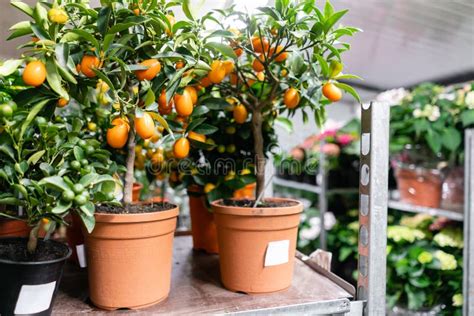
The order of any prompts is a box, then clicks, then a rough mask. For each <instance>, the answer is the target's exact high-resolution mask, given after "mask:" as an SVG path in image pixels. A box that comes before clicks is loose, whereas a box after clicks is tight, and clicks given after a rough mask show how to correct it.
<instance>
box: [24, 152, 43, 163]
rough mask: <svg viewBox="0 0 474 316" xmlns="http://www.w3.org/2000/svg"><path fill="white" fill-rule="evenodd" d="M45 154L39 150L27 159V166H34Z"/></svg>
mask: <svg viewBox="0 0 474 316" xmlns="http://www.w3.org/2000/svg"><path fill="white" fill-rule="evenodd" d="M45 153H46V150H40V151H38V152H36V153H34V154H33V155H31V156H30V158H28V161H27V162H28V164H29V165H36V163H37V162H38V161H39V160H40V159H41V157H43V155H44V154H45Z"/></svg>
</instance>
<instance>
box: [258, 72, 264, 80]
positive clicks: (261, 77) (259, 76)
mask: <svg viewBox="0 0 474 316" xmlns="http://www.w3.org/2000/svg"><path fill="white" fill-rule="evenodd" d="M256 76H257V79H258V81H264V80H265V74H264V73H263V72H257V74H256Z"/></svg>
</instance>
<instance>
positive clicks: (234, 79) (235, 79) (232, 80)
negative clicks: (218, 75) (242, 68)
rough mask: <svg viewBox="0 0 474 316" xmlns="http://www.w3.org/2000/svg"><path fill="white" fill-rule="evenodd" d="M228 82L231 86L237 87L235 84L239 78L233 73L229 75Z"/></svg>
mask: <svg viewBox="0 0 474 316" xmlns="http://www.w3.org/2000/svg"><path fill="white" fill-rule="evenodd" d="M229 81H230V84H231V85H233V86H236V85H237V83H238V82H239V77H238V76H237V74H236V73H235V72H233V73H231V74H230V78H229Z"/></svg>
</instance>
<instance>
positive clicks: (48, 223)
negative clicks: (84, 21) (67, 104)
mask: <svg viewBox="0 0 474 316" xmlns="http://www.w3.org/2000/svg"><path fill="white" fill-rule="evenodd" d="M11 64H14V65H15V66H14V67H12V68H11V69H10V70H9V71H8V72H10V71H15V72H16V69H17V68H18V67H20V68H21V70H22V71H23V74H24V75H23V80H24V81H25V82H28V80H29V79H32V78H29V77H27V75H25V71H26V69H27V68H23V66H22V65H23V60H15V61H11ZM25 67H28V66H27V65H26V66H25ZM26 74H27V73H26ZM34 79H35V80H37V82H38V83H40V84H41V85H43V83H44V82H45V78H42V77H36V78H34ZM41 81H42V82H41ZM38 86H39V85H38ZM25 88H27V89H26V90H24V92H21V93H19V94H16V95H14V96H13V100H12V102H11V103H9V104H11V111H8V113H6V111H3V115H2V117H1V118H0V128H1V133H0V141H1V144H2V150H0V165H1V168H0V190H1V192H2V193H1V197H0V201H1V203H2V204H5V205H7V209H6V210H5V211H2V212H0V216H3V217H7V218H13V219H16V220H21V221H24V222H25V223H26V224H27V225H28V226H29V227H30V229H29V235H28V238H2V239H0V271H1V273H0V274H1V276H0V277H1V278H2V280H4V281H3V282H2V283H1V285H0V293H1V294H0V313H1V314H5V315H10V314H31V315H36V314H45V313H46V314H49V313H51V310H52V306H53V304H52V302H53V299H54V296H55V293H56V291H57V288H58V286H59V282H60V279H61V275H62V268H63V265H64V262H65V260H66V259H67V258H68V257H69V256H70V254H71V251H70V249H69V248H68V247H67V246H66V245H63V244H62V243H59V242H55V241H52V240H50V239H49V237H50V235H51V234H52V233H53V232H54V230H55V228H56V227H57V225H58V224H67V223H66V221H65V218H66V217H67V215H68V214H69V213H70V212H71V211H75V212H76V213H77V214H79V216H80V217H81V218H82V219H83V221H84V223H85V224H86V227H87V229H88V230H92V229H93V227H94V216H93V213H94V208H95V207H94V205H95V204H96V203H105V202H112V201H113V200H114V195H113V194H112V192H113V188H114V187H115V180H114V178H113V177H112V176H111V175H110V174H109V173H110V172H111V171H112V172H113V169H114V165H115V164H114V163H113V162H112V161H111V160H110V155H109V154H108V153H107V152H105V153H103V154H99V153H98V152H96V148H97V147H98V145H99V143H98V142H97V141H95V140H83V139H81V138H82V136H83V134H82V131H83V126H84V122H83V121H82V120H80V119H79V118H77V117H69V118H62V117H60V116H56V115H55V114H54V112H55V109H56V107H57V102H58V99H59V96H58V95H57V94H56V93H54V92H53V91H51V90H50V89H49V87H48V86H47V84H44V85H43V86H42V87H41V88H34V87H25ZM12 207H16V208H21V209H22V210H23V216H21V217H19V216H16V215H12V213H11V212H8V210H11V208H12ZM13 214H14V213H13ZM41 230H42V231H43V232H45V234H44V239H43V238H39V235H40V234H39V233H40V231H41ZM40 294H41V297H42V299H40V300H36V298H37V297H38V295H40ZM32 299H35V301H36V302H38V304H31V300H32Z"/></svg>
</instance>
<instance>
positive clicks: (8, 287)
mask: <svg viewBox="0 0 474 316" xmlns="http://www.w3.org/2000/svg"><path fill="white" fill-rule="evenodd" d="M26 244H27V239H25V238H3V239H0V280H1V281H0V314H1V315H14V314H26V315H50V314H51V312H52V309H53V303H54V297H55V295H56V292H57V289H58V287H59V282H60V280H61V276H62V273H63V267H64V263H65V261H66V259H67V258H68V257H69V256H70V255H71V251H70V249H69V248H68V247H67V246H66V245H64V244H61V243H59V242H56V241H51V240H49V241H46V242H45V241H42V240H40V241H39V242H38V248H37V251H36V253H35V254H33V255H30V254H28V252H27V250H26Z"/></svg>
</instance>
